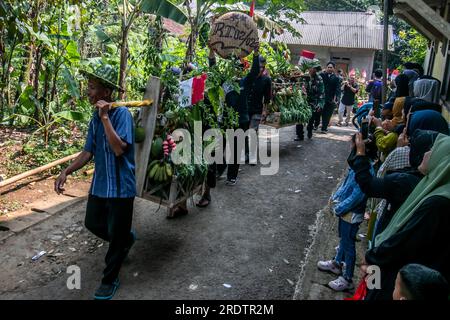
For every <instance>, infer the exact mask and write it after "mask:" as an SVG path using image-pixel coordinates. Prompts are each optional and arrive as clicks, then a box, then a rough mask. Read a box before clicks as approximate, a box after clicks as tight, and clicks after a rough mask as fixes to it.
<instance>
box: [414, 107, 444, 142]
mask: <svg viewBox="0 0 450 320" xmlns="http://www.w3.org/2000/svg"><path fill="white" fill-rule="evenodd" d="M416 129H422V130H434V131H437V132H440V133H443V134H446V135H449V134H450V133H449V128H448V123H447V120H445V118H444V117H443V116H442V115H441V114H440V113H439V112H437V111H435V110H420V111H414V112H411V113H410V115H409V120H408V124H407V128H406V134H407V135H408V136H411V135H412V134H413V133H414V131H415V130H416Z"/></svg>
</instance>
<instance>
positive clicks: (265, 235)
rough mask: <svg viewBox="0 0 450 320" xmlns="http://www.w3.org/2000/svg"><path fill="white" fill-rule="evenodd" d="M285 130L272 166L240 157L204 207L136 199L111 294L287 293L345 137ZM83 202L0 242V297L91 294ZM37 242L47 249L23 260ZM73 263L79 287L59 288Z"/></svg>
mask: <svg viewBox="0 0 450 320" xmlns="http://www.w3.org/2000/svg"><path fill="white" fill-rule="evenodd" d="M294 132H295V128H294V127H289V128H284V129H282V130H281V131H280V171H279V173H278V174H276V175H274V176H261V175H260V174H259V172H260V171H259V169H260V167H259V166H255V167H251V166H247V165H246V166H243V167H242V171H241V173H240V180H239V182H238V184H237V185H236V186H234V187H228V186H225V184H224V180H222V181H219V182H218V185H217V187H216V188H215V189H214V191H213V194H212V197H213V202H212V203H211V205H210V206H209V207H208V208H206V209H194V208H192V210H191V212H190V214H189V215H187V216H185V217H182V218H180V219H176V220H167V219H166V218H165V211H164V210H163V209H162V208H161V209H160V210H159V211H158V206H157V205H156V204H154V203H151V202H148V201H146V200H142V199H138V200H137V201H136V203H135V204H136V205H135V207H136V210H135V216H134V225H135V227H136V229H137V232H138V241H137V242H136V244H135V246H134V247H133V249H132V252H131V253H130V257H129V260H128V261H127V262H126V263H125V265H124V267H123V269H122V271H121V276H120V278H121V288H120V290H119V291H118V293H117V295H116V299H292V297H293V295H294V290H295V284H296V283H297V281H298V277H299V273H300V270H301V266H302V263H303V260H304V255H305V253H304V250H305V248H306V247H307V246H308V244H309V243H310V241H311V240H312V239H311V228H312V225H313V224H314V223H315V220H316V213H317V212H318V211H319V210H320V209H321V208H323V207H324V206H325V205H326V203H327V200H328V197H329V195H330V193H331V191H332V190H333V189H334V188H335V186H336V183H337V182H338V180H337V179H338V178H339V177H341V175H342V172H343V170H344V168H345V167H346V158H347V155H348V151H349V146H348V141H349V137H350V130H348V129H344V128H343V129H339V128H334V127H332V128H331V130H330V132H331V133H330V134H328V135H320V134H317V135H315V136H314V138H313V139H312V140H311V141H304V142H301V143H298V142H294V141H293V137H294ZM299 190H300V191H299ZM69 191H70V190H69ZM84 209H85V200H82V201H80V202H78V203H75V204H73V205H71V206H70V207H68V208H66V209H65V210H62V211H60V212H58V213H57V214H55V215H53V216H52V217H50V218H48V219H47V220H45V221H43V222H41V223H39V224H37V225H35V226H33V227H31V228H29V229H27V230H25V231H23V232H21V233H19V234H17V235H15V236H13V237H10V238H8V239H7V240H6V241H5V242H4V243H3V244H0V281H2V286H1V287H0V299H21V298H24V299H91V298H92V294H93V292H94V291H95V289H96V287H97V286H98V285H99V280H100V275H101V272H102V270H103V257H104V254H105V252H106V247H107V244H102V243H101V242H100V241H97V240H96V239H95V238H94V237H93V236H92V235H90V234H89V232H88V231H86V230H85V229H84V228H83V218H84ZM39 250H46V251H47V252H51V253H50V254H47V255H45V256H43V257H42V258H40V259H39V260H38V261H36V262H31V256H32V255H33V254H34V253H36V252H37V251H39ZM51 250H53V252H52V251H51ZM74 264H75V265H77V266H79V267H80V268H81V285H82V287H81V289H80V290H68V289H67V287H66V281H67V277H68V276H69V275H68V274H66V268H67V266H69V265H74ZM224 284H225V285H226V286H224Z"/></svg>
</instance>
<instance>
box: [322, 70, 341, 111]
mask: <svg viewBox="0 0 450 320" xmlns="http://www.w3.org/2000/svg"><path fill="white" fill-rule="evenodd" d="M320 76H321V77H322V79H323V84H324V86H325V103H330V102H334V99H335V98H336V96H337V95H338V93H339V90H340V88H339V86H340V79H339V78H338V77H337V76H336V75H335V74H334V73H331V74H329V73H327V72H321V73H320Z"/></svg>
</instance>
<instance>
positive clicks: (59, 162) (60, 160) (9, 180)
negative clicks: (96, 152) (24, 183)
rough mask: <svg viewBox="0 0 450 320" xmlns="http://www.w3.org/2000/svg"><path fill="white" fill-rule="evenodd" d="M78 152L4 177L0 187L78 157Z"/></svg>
mask: <svg viewBox="0 0 450 320" xmlns="http://www.w3.org/2000/svg"><path fill="white" fill-rule="evenodd" d="M80 153H81V152H78V153H75V154H73V155H71V156H67V157H64V158H62V159H59V160H55V161H53V162H50V163H48V164H46V165H45V166H42V167H38V168H35V169H33V170H29V171H26V172H24V173H21V174H19V175H17V176H14V177H11V178H9V179H6V180H4V181H1V182H0V188H2V187H5V186H7V185H10V184H12V183H14V182H16V181H19V180H22V179H25V178H28V177H31V176H34V175H36V174H38V173H41V172H43V171H45V170H48V169H50V168H53V167H56V166H57V165H60V164H62V163H65V162H67V161H70V160H73V159H75V158H76V157H78V155H79V154H80Z"/></svg>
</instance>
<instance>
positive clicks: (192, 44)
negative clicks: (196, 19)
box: [185, 23, 198, 65]
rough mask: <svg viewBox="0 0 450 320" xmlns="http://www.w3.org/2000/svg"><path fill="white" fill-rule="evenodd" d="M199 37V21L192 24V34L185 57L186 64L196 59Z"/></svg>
mask: <svg viewBox="0 0 450 320" xmlns="http://www.w3.org/2000/svg"><path fill="white" fill-rule="evenodd" d="M197 37H198V25H197V23H193V24H191V34H190V35H189V38H188V48H187V51H186V57H185V63H186V65H187V64H188V63H190V62H192V61H193V60H194V55H195V45H196V43H197Z"/></svg>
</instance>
